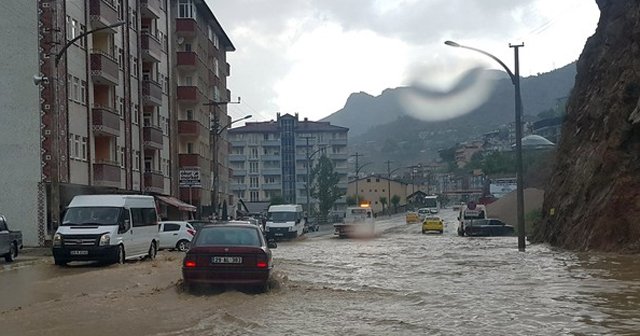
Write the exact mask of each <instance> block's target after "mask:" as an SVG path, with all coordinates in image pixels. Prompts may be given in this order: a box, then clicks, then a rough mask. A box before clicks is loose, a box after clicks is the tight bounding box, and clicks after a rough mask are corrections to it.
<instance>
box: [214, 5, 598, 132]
mask: <svg viewBox="0 0 640 336" xmlns="http://www.w3.org/2000/svg"><path fill="white" fill-rule="evenodd" d="M206 1H207V3H208V4H209V6H210V7H211V9H212V10H213V12H214V14H215V15H216V17H217V18H218V21H220V23H221V24H222V26H223V28H224V29H225V31H226V32H227V34H228V35H229V37H230V38H231V40H232V42H233V43H234V45H235V47H236V49H237V50H236V51H235V52H232V53H229V54H228V61H229V63H230V64H231V77H230V78H229V82H228V86H229V89H230V90H231V91H232V97H233V99H234V100H235V98H236V97H237V96H241V97H242V103H241V104H239V105H229V113H230V114H231V115H232V116H233V117H240V116H243V115H246V114H253V115H254V118H253V119H252V120H256V121H260V120H269V119H274V118H275V114H276V112H282V113H295V112H298V113H299V114H300V117H301V118H302V117H308V118H310V119H312V120H317V119H320V118H323V117H325V116H327V115H329V114H331V113H333V112H335V111H337V110H339V109H340V108H342V107H343V106H344V103H345V101H346V99H347V98H348V96H349V95H350V94H351V93H352V92H359V91H364V92H367V93H369V94H371V95H379V94H380V93H381V92H382V90H384V89H386V88H394V87H398V86H402V85H407V84H408V83H409V82H410V81H411V80H412V79H415V78H413V77H415V76H416V74H417V73H424V72H421V71H419V70H420V69H424V68H427V69H440V70H441V69H450V68H451V67H452V66H453V67H456V66H458V64H465V63H469V62H470V61H471V62H481V64H484V65H485V66H486V67H489V68H499V66H498V65H496V64H493V63H491V60H490V59H489V58H487V57H486V56H482V55H480V54H476V53H474V52H471V51H468V50H463V49H457V48H451V47H448V46H445V45H444V44H443V42H444V41H445V40H454V41H456V42H458V43H460V44H465V45H468V46H473V47H476V48H479V49H483V50H485V51H488V52H490V53H492V54H494V55H496V56H497V57H498V58H500V59H502V60H503V61H504V62H505V63H506V64H507V65H508V66H509V67H510V68H512V69H513V49H511V48H509V43H514V44H517V43H521V42H524V43H525V47H524V48H522V49H521V52H520V71H521V74H522V75H524V76H528V75H535V74H536V73H540V72H547V71H550V70H553V69H555V68H558V67H562V66H564V65H566V64H567V63H570V62H573V61H575V60H576V59H577V58H578V57H579V55H580V52H581V51H582V48H583V47H584V43H585V41H586V39H587V38H588V37H589V36H591V35H592V34H593V33H594V32H595V29H596V26H597V21H598V17H599V11H598V8H597V6H596V3H595V0H206ZM426 80H427V81H429V80H432V79H431V78H429V79H426ZM433 80H435V79H433Z"/></svg>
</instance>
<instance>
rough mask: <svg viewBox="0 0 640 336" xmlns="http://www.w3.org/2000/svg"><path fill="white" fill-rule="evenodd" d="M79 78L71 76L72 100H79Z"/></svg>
mask: <svg viewBox="0 0 640 336" xmlns="http://www.w3.org/2000/svg"><path fill="white" fill-rule="evenodd" d="M79 96H80V78H78V77H73V98H72V99H73V101H75V102H80V99H79Z"/></svg>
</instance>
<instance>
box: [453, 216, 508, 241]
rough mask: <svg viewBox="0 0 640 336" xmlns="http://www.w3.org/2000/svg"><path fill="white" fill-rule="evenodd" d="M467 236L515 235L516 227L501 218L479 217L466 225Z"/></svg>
mask: <svg viewBox="0 0 640 336" xmlns="http://www.w3.org/2000/svg"><path fill="white" fill-rule="evenodd" d="M464 230H465V232H464V233H465V234H466V235H467V236H485V237H487V236H513V235H515V229H514V228H513V226H511V225H507V224H505V223H504V222H503V221H501V220H499V219H477V220H472V221H470V222H468V223H467V224H466V225H465V229H464Z"/></svg>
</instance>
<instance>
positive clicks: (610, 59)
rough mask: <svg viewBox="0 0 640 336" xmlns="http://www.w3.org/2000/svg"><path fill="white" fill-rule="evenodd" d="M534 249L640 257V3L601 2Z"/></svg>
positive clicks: (582, 60)
mask: <svg viewBox="0 0 640 336" xmlns="http://www.w3.org/2000/svg"><path fill="white" fill-rule="evenodd" d="M597 3H598V6H599V8H600V12H601V15H600V22H599V23H598V28H597V30H596V33H595V34H594V35H593V36H592V37H591V38H589V40H588V41H587V43H586V45H585V48H584V51H583V53H582V55H581V56H580V59H579V60H578V64H577V75H576V83H575V87H574V89H573V91H572V93H571V96H570V98H569V102H568V106H567V119H566V122H565V124H564V126H563V129H562V139H561V140H560V144H559V147H558V154H557V157H556V161H555V166H554V172H553V174H552V177H551V179H550V181H549V183H548V185H547V186H546V188H545V190H546V191H545V199H544V205H543V213H544V214H543V218H542V221H541V222H540V223H538V225H537V227H536V230H535V233H534V235H533V237H532V241H534V242H548V243H551V244H552V245H556V246H560V247H564V248H569V249H576V250H600V251H631V252H639V251H640V101H639V98H640V1H639V0H632V1H625V0H598V1H597Z"/></svg>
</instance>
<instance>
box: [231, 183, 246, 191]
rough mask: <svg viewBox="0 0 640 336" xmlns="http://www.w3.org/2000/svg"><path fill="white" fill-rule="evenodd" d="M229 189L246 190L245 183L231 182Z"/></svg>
mask: <svg viewBox="0 0 640 336" xmlns="http://www.w3.org/2000/svg"><path fill="white" fill-rule="evenodd" d="M231 190H234V191H235V190H247V185H246V184H244V183H231Z"/></svg>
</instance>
